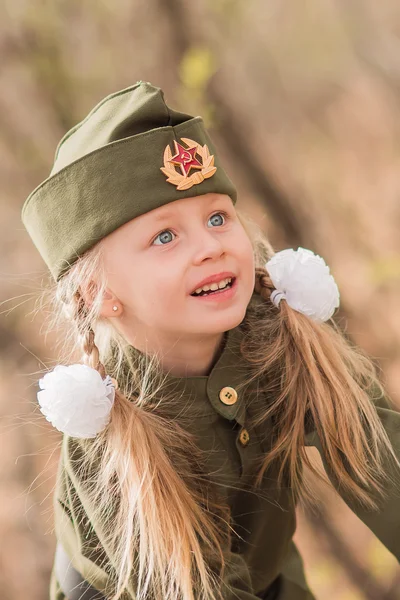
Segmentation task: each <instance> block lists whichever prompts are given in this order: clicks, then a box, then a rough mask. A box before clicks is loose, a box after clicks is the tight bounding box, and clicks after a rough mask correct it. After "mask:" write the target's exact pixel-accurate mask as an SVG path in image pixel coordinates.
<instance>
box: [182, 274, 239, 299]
mask: <svg viewBox="0 0 400 600" xmlns="http://www.w3.org/2000/svg"><path fill="white" fill-rule="evenodd" d="M235 281H236V277H232V279H231V281H230V282H229V283H227V285H226V286H225V287H223V288H220V289H218V290H207V291H204V290H202V291H201V292H200V293H199V294H196V292H192V293H191V294H190V295H191V296H212V295H213V294H221V293H222V292H225V291H226V290H229V289H230V288H231V287H232V286H233V285H234V283H235Z"/></svg>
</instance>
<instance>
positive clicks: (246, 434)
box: [239, 427, 250, 446]
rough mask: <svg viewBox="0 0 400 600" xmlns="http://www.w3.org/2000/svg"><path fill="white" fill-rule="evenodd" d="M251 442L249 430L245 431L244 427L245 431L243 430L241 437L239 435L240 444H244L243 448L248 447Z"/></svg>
mask: <svg viewBox="0 0 400 600" xmlns="http://www.w3.org/2000/svg"><path fill="white" fill-rule="evenodd" d="M249 441H250V436H249V432H248V431H247V429H245V428H244V427H243V429H242V430H241V432H240V435H239V442H240V443H241V444H242V446H247V444H248V443H249Z"/></svg>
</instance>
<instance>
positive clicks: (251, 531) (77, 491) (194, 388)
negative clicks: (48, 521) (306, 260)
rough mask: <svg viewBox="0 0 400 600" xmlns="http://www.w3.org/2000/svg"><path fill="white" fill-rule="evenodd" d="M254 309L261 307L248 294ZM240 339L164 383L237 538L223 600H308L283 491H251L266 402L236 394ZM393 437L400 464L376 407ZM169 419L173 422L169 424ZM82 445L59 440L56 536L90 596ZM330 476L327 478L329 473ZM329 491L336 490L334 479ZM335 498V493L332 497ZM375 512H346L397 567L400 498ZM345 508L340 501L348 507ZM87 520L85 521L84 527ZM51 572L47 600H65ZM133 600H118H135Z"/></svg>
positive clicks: (97, 544) (263, 447)
mask: <svg viewBox="0 0 400 600" xmlns="http://www.w3.org/2000/svg"><path fill="white" fill-rule="evenodd" d="M251 301H252V302H260V301H261V302H263V301H264V300H262V299H261V298H260V297H259V296H258V295H256V294H254V295H253V298H252V300H251ZM242 335H243V332H242V327H241V325H238V326H237V327H236V328H234V329H232V330H230V331H228V332H227V335H226V338H225V345H224V348H223V350H222V353H221V354H220V355H219V357H218V359H217V360H216V362H215V364H214V366H213V368H212V369H211V372H210V373H209V375H208V376H195V377H187V378H177V377H173V376H170V375H168V379H167V380H166V381H167V385H169V384H172V385H173V386H174V389H176V391H177V392H179V393H182V405H181V406H182V409H183V412H184V413H185V414H186V417H188V418H186V419H185V427H186V428H188V429H189V430H190V431H191V432H193V433H195V434H196V435H197V436H198V438H197V440H198V444H199V445H200V447H201V448H202V449H204V450H205V451H206V452H207V456H208V458H207V461H208V465H209V472H210V474H212V477H213V478H214V479H215V481H216V482H218V484H219V486H220V488H221V489H222V490H224V493H225V494H226V496H225V498H226V499H227V500H228V503H229V505H230V507H231V510H232V513H231V514H232V523H231V525H232V526H233V528H234V530H235V531H236V532H237V534H238V536H233V543H232V548H231V551H230V553H229V556H227V558H228V559H229V564H230V567H229V569H228V572H227V575H226V583H227V586H228V587H227V589H230V590H231V592H227V596H226V600H234V599H236V600H256V599H257V598H260V597H262V596H261V595H260V594H261V591H262V590H265V589H266V588H267V587H268V586H269V585H270V584H271V582H272V581H273V580H274V579H275V578H276V577H277V576H278V574H280V575H281V580H282V586H281V590H280V593H279V600H312V599H313V598H314V596H313V595H312V593H311V591H310V589H309V588H308V585H307V582H306V578H305V575H304V570H303V562H302V559H301V557H300V555H299V552H298V550H297V548H296V545H295V543H294V542H293V540H292V538H293V534H294V532H295V529H296V514H295V508H296V507H295V505H294V503H293V501H292V500H291V495H290V493H289V491H288V490H286V489H285V488H284V487H283V488H282V489H281V490H279V491H277V489H276V482H275V479H274V476H273V472H271V471H267V472H266V473H265V474H264V478H263V485H262V488H257V489H256V490H255V491H254V490H252V489H251V480H252V475H253V474H254V465H255V461H256V460H257V458H259V456H260V453H265V452H268V450H269V448H270V447H271V430H270V426H269V425H268V423H267V424H265V425H263V426H262V427H257V429H255V428H254V427H251V426H250V424H249V418H250V417H252V416H254V414H255V413H256V411H257V410H259V409H260V406H261V403H264V406H265V403H266V402H268V397H267V395H266V394H265V393H264V392H263V390H262V389H261V388H260V389H258V390H257V385H254V382H253V383H252V384H251V386H249V387H248V388H245V389H246V391H245V392H243V391H242V392H239V393H237V398H236V401H235V402H233V403H230V404H228V403H226V402H227V401H228V402H232V395H233V397H234V398H235V397H236V394H235V392H236V389H237V388H238V386H239V384H240V382H241V381H242V380H243V378H244V377H245V375H246V372H245V369H244V368H243V364H242V363H243V361H241V359H240V354H239V347H238V344H239V342H240V340H241V337H242ZM374 401H375V404H376V407H377V411H378V413H379V416H380V418H381V420H382V423H383V425H384V427H385V429H386V431H387V433H388V436H389V438H390V439H391V442H392V444H393V446H394V448H395V450H396V452H397V455H398V456H399V457H400V413H398V412H397V411H396V410H394V409H393V407H391V405H390V401H389V400H388V399H387V398H381V399H379V400H376V399H374ZM173 418H179V417H178V415H174V416H173ZM306 440H307V441H306V444H307V445H309V446H316V447H317V448H318V450H319V452H320V453H321V456H322V459H323V460H324V457H323V451H322V448H321V445H320V443H319V439H318V437H317V435H316V433H315V431H310V432H309V433H308V434H307V438H306ZM87 442H88V440H79V439H76V438H71V437H69V436H67V435H65V434H64V438H63V443H62V450H61V455H60V462H59V469H58V474H57V483H56V488H55V493H54V510H55V532H56V536H57V538H58V539H59V540H60V541H61V542H62V544H63V546H64V548H65V550H66V552H67V554H68V556H69V558H70V559H71V562H72V564H73V566H74V567H75V568H76V569H77V570H78V571H79V572H80V573H81V574H82V576H83V577H84V578H85V579H88V580H89V581H90V583H91V584H92V585H94V587H96V588H97V589H98V590H100V591H103V593H104V590H105V589H106V581H107V573H106V571H105V570H104V567H102V566H100V565H101V564H102V561H104V560H109V561H110V563H111V564H112V557H109V556H107V552H106V550H105V548H104V547H103V546H102V528H101V523H98V522H96V521H95V520H94V518H93V513H94V510H93V507H92V506H90V504H89V503H88V501H87V498H86V497H85V492H84V489H83V487H82V486H81V485H80V480H79V476H78V474H77V469H76V468H75V467H74V464H75V463H74V464H73V463H72V462H71V460H70V458H71V454H72V453H73V452H76V451H77V449H78V451H84V447H85V444H86V443H87ZM328 475H330V474H329V471H328ZM332 483H333V484H334V485H335V482H334V480H333V479H332ZM338 491H339V493H341V490H340V489H338ZM388 491H389V495H388V498H387V500H386V501H385V504H384V506H383V508H382V510H380V511H367V510H366V509H363V508H360V507H359V506H357V507H355V506H352V504H351V502H348V504H349V506H350V508H352V510H353V511H354V512H355V513H356V514H357V515H358V517H359V518H360V519H361V520H362V521H363V522H364V523H365V524H366V525H367V526H368V527H369V528H370V529H371V531H373V533H374V534H375V535H376V536H377V537H378V538H379V539H380V540H381V542H382V543H383V544H384V545H385V546H386V548H388V549H389V551H390V552H392V553H393V554H394V555H395V556H396V557H397V559H398V560H400V497H399V489H398V488H395V487H394V486H393V488H392V489H389V490H388ZM344 500H345V501H347V500H346V498H344ZM82 515H84V518H82ZM64 598H65V596H64V594H63V592H62V591H61V589H60V585H59V582H58V580H57V576H56V573H55V569H54V568H53V571H52V574H51V582H50V600H64ZM134 598H135V595H134V590H133V591H132V595H128V594H127V595H126V596H124V600H134Z"/></svg>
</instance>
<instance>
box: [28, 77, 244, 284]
mask: <svg viewBox="0 0 400 600" xmlns="http://www.w3.org/2000/svg"><path fill="white" fill-rule="evenodd" d="M211 192H214V193H220V194H227V195H228V196H230V197H231V199H232V202H233V203H234V204H235V203H236V199H237V191H236V188H235V186H234V184H233V183H232V181H231V180H230V178H229V177H228V175H227V174H226V172H225V171H224V169H223V168H222V165H221V164H220V162H219V158H218V155H217V152H216V148H215V146H214V144H213V142H212V140H211V138H210V135H209V134H208V132H207V130H206V128H205V126H204V122H203V119H202V117H201V116H196V117H194V116H192V115H189V114H186V113H182V112H178V111H176V110H173V109H172V108H170V107H169V106H167V104H166V102H165V100H164V92H163V91H162V90H161V88H159V87H156V86H153V85H152V84H151V83H149V82H147V81H137V82H136V83H135V84H134V85H132V86H130V87H128V88H125V89H123V90H120V91H118V92H115V93H113V94H110V95H108V96H106V97H105V98H104V99H103V100H101V102H99V103H98V104H97V105H96V106H95V107H94V108H93V109H92V110H91V111H90V112H89V114H88V115H87V116H86V117H85V118H84V119H83V120H82V121H81V122H80V123H78V124H77V125H75V126H74V127H73V128H72V129H70V130H69V131H68V132H67V133H66V134H65V135H64V136H63V138H62V139H61V141H60V142H59V144H58V146H57V149H56V153H55V161H54V165H53V168H52V170H51V173H50V175H49V177H48V178H47V179H45V181H43V182H42V183H41V184H40V185H39V186H38V187H36V188H35V189H34V190H33V192H32V193H31V194H30V195H29V196H28V198H27V199H26V200H25V202H24V205H23V207H22V213H21V218H22V222H23V224H24V226H25V227H26V229H27V231H28V233H29V235H30V236H31V238H32V240H33V242H34V244H35V246H36V247H37V249H38V250H39V252H40V254H41V256H42V258H43V260H44V261H45V263H46V264H47V265H48V267H49V269H50V272H51V274H52V275H53V277H54V279H55V280H56V281H58V280H59V279H60V278H61V277H62V275H64V274H65V273H66V272H67V271H68V269H69V268H70V266H71V265H72V264H73V263H74V262H75V261H76V260H77V259H78V258H79V257H80V256H81V255H82V254H83V253H84V252H85V251H86V250H89V248H91V247H92V246H94V245H95V244H96V243H97V242H98V241H100V240H101V239H102V238H104V237H105V236H106V235H108V234H109V233H111V232H112V231H114V230H115V229H117V228H118V227H120V226H121V225H123V224H124V223H127V222H128V221H130V220H131V219H133V218H134V217H137V216H139V215H142V214H144V213H146V212H148V211H150V210H153V209H155V208H158V207H160V206H162V205H164V204H167V203H168V202H173V201H175V200H178V199H180V198H188V197H190V196H201V195H203V194H209V193H211Z"/></svg>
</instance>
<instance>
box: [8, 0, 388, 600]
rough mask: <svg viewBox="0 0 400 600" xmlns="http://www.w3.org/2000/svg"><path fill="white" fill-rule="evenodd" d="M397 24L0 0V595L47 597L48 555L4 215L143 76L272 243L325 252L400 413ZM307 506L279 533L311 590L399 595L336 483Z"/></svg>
mask: <svg viewBox="0 0 400 600" xmlns="http://www.w3.org/2000/svg"><path fill="white" fill-rule="evenodd" d="M399 35H400V5H399V4H398V3H396V2H395V1H394V0H386V2H378V3H377V2H374V1H373V0H363V1H362V2H361V0H336V1H335V0H304V1H302V2H287V1H286V2H285V1H284V0H268V1H267V2H266V1H265V0H245V1H244V0H241V1H240V0H203V1H198V2H185V1H184V0H168V1H166V0H129V1H128V0H113V2H111V1H109V2H106V1H104V0H103V1H102V0H96V1H94V0H86V2H84V3H83V2H78V1H77V0H51V1H50V0H46V1H45V0H35V1H34V2H26V1H24V0H0V61H1V62H0V67H1V68H0V159H1V160H0V207H1V224H2V230H1V236H0V294H1V297H0V378H1V385H0V395H1V396H0V411H1V413H0V414H1V426H0V436H1V437H0V447H1V454H0V539H1V541H2V543H1V545H0V589H1V598H2V600H19V599H22V598H28V597H29V599H30V600H42V599H44V598H47V594H48V581H49V576H50V569H51V566H52V562H53V555H54V549H55V538H54V534H53V522H52V489H53V486H54V481H55V470H56V467H57V461H58V452H59V442H60V439H61V438H60V435H61V434H59V433H58V432H57V431H56V430H54V429H53V428H52V427H51V426H50V425H49V424H48V423H47V421H46V420H45V418H44V417H43V416H42V415H41V413H40V412H39V411H38V407H37V401H36V393H37V390H38V388H37V379H38V377H39V376H40V375H41V373H42V372H43V370H46V369H47V368H51V367H53V366H54V364H55V361H56V360H57V356H56V354H55V340H56V335H55V334H54V335H53V333H52V332H49V333H46V334H44V330H43V323H44V320H45V319H46V317H47V315H46V314H45V312H46V311H45V310H44V309H41V308H40V307H39V308H38V307H37V304H36V302H37V297H38V295H39V293H40V290H41V288H42V285H43V284H45V283H46V279H47V276H48V274H47V269H46V267H45V265H44V263H43V262H42V260H41V258H40V256H39V254H38V252H37V251H36V249H35V248H34V246H33V244H32V242H31V240H30V238H29V236H28V234H27V233H26V231H25V229H24V227H23V225H22V223H21V221H20V211H21V207H22V204H23V202H24V200H25V198H26V197H27V196H28V194H29V193H30V192H31V191H32V190H33V189H34V188H35V187H36V186H37V185H39V183H41V182H42V181H43V179H45V178H46V177H47V176H48V174H49V172H50V169H51V166H52V163H53V159H54V153H55V149H56V146H57V143H58V141H59V140H60V139H61V137H62V136H63V135H64V133H65V132H66V131H67V130H68V129H69V128H71V127H72V126H73V125H75V124H76V123H77V122H78V121H80V120H81V119H82V118H84V117H85V116H86V114H87V113H88V112H89V110H91V108H92V107H93V106H94V105H95V104H97V103H98V102H99V101H100V100H101V99H102V98H103V97H104V96H106V95H107V94H110V93H112V92H114V91H116V90H118V89H122V88H124V87H128V86H129V85H132V84H133V83H135V82H136V81H137V80H140V79H142V80H145V81H150V82H151V83H152V84H153V85H157V86H160V87H161V88H162V89H163V90H164V92H165V97H166V101H167V103H168V104H169V105H170V106H172V107H174V108H176V109H177V110H182V111H185V112H189V113H191V114H194V115H196V114H200V115H202V116H203V118H204V120H205V122H206V125H207V127H208V128H209V130H210V134H211V135H212V138H213V140H214V141H215V143H216V145H217V147H218V149H219V152H220V155H221V159H222V161H223V163H224V165H225V167H226V170H227V171H228V173H229V174H230V176H231V177H232V178H233V180H234V181H235V183H236V185H237V187H238V190H239V200H238V206H239V207H240V208H241V209H243V210H244V211H246V212H247V213H248V214H250V215H251V216H252V217H253V218H255V219H256V220H257V222H258V223H259V224H260V225H261V226H262V227H263V229H264V230H265V232H266V233H267V235H268V237H269V239H270V241H271V243H272V245H273V246H274V248H275V249H276V250H277V251H278V250H281V249H283V248H286V247H293V248H297V247H298V246H303V247H305V248H309V249H311V250H313V251H314V252H316V253H318V254H320V255H321V256H322V257H323V258H324V259H325V260H326V262H327V264H328V265H329V266H330V268H331V272H332V273H333V275H334V277H335V279H336V281H337V284H338V286H339V289H340V293H341V307H340V310H339V311H338V312H337V313H336V316H335V319H336V321H337V322H338V323H339V324H340V325H341V327H342V328H343V329H344V330H345V331H346V333H347V334H348V335H349V336H350V338H351V339H352V340H353V341H354V343H356V344H357V345H359V346H360V347H362V348H363V349H365V350H366V351H367V352H368V354H369V355H370V356H371V357H372V358H373V359H374V361H375V362H376V364H377V365H378V366H379V368H380V369H381V373H382V380H383V382H384V384H385V385H386V389H387V391H388V394H389V395H390V397H391V398H392V400H393V402H394V403H395V405H396V407H397V409H400V305H399V304H400V303H399V287H400V236H399V229H400V175H399V166H400V135H399V134H400V118H399V117H400V39H399ZM324 506H325V508H324V511H323V513H322V515H321V517H320V518H318V519H316V518H314V517H313V516H312V515H310V514H304V513H302V512H300V511H299V512H298V529H297V531H296V535H295V541H296V542H297V544H298V547H299V548H300V550H301V553H302V555H303V558H304V563H305V568H306V574H307V578H308V581H309V584H310V587H311V588H312V590H313V592H314V594H315V596H316V598H317V599H318V600H326V599H329V600H364V599H368V600H379V599H385V600H390V599H394V598H399V597H400V596H399V595H398V594H399V589H400V573H399V566H398V563H397V561H396V559H395V558H394V557H393V556H392V555H391V554H390V553H389V552H388V550H386V548H385V547H384V546H383V545H382V544H381V543H380V542H379V541H378V540H377V539H376V538H375V537H374V536H373V535H372V534H371V533H370V531H369V530H368V529H367V528H366V527H365V526H364V525H363V524H362V523H361V522H360V521H359V520H358V519H357V518H356V517H355V516H354V514H353V513H351V512H350V510H349V509H347V507H346V506H345V505H344V503H343V502H342V501H341V500H340V498H338V496H337V495H336V494H334V493H333V492H331V493H328V492H325V505H324ZM396 590H397V592H396ZM396 593H397V595H396Z"/></svg>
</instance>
